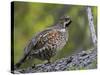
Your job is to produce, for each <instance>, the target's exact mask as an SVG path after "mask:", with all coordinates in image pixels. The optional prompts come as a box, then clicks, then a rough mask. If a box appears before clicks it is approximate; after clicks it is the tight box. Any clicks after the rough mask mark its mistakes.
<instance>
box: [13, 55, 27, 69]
mask: <svg viewBox="0 0 100 75" xmlns="http://www.w3.org/2000/svg"><path fill="white" fill-rule="evenodd" d="M26 58H27V55H25V56H24V57H23V58H22V59H21V60H20V61H19V62H18V63H16V64H15V65H14V70H16V69H18V68H19V67H20V66H21V65H22V64H23V63H24V62H25V60H26Z"/></svg>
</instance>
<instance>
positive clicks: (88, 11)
mask: <svg viewBox="0 0 100 75" xmlns="http://www.w3.org/2000/svg"><path fill="white" fill-rule="evenodd" d="M86 10H87V16H88V21H89V28H90V32H91V36H92V40H93V44H94V45H95V46H96V45H97V37H96V34H95V28H94V23H93V15H92V12H91V7H86Z"/></svg>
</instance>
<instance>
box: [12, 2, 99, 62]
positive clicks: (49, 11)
mask: <svg viewBox="0 0 100 75" xmlns="http://www.w3.org/2000/svg"><path fill="white" fill-rule="evenodd" d="M92 12H93V17H94V24H95V29H96V30H97V8H96V7H92ZM64 15H68V16H70V17H71V19H72V24H71V25H70V27H69V41H68V43H67V44H66V46H65V47H64V48H63V49H62V50H61V52H59V53H58V54H57V55H56V56H55V57H54V58H53V59H52V60H53V61H54V60H56V59H59V58H62V57H64V56H66V55H71V54H72V53H75V52H78V51H80V50H82V49H85V50H87V49H88V48H91V47H92V46H93V44H92V41H91V34H90V31H89V27H88V18H87V14H86V10H85V6H80V5H79V6H77V5H63V4H48V3H30V2H14V63H16V62H18V61H19V60H20V58H21V57H22V55H23V50H24V48H25V46H26V45H27V44H28V42H29V40H30V39H31V38H32V37H33V36H34V35H35V34H36V33H38V32H40V31H41V30H44V29H45V28H47V27H48V26H51V25H53V24H55V23H56V22H58V20H59V18H60V17H61V16H64ZM40 62H41V61H39V60H35V63H40Z"/></svg>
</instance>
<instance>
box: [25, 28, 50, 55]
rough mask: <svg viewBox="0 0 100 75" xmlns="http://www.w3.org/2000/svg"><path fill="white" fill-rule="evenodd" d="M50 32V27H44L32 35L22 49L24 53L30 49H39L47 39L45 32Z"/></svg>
mask: <svg viewBox="0 0 100 75" xmlns="http://www.w3.org/2000/svg"><path fill="white" fill-rule="evenodd" d="M50 32H52V29H46V30H44V31H42V32H40V33H38V34H36V36H34V37H33V38H32V40H30V41H29V43H28V45H27V46H26V47H25V49H24V54H28V53H29V52H30V51H31V50H36V49H40V48H42V47H43V46H44V44H45V43H46V41H47V40H48V39H47V38H46V36H47V35H48V34H47V33H50Z"/></svg>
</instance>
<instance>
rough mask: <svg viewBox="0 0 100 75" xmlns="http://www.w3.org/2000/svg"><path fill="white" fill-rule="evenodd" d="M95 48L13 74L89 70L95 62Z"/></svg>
mask: <svg viewBox="0 0 100 75" xmlns="http://www.w3.org/2000/svg"><path fill="white" fill-rule="evenodd" d="M96 58H97V51H96V48H92V49H90V50H86V51H82V52H80V53H77V54H75V55H72V56H69V57H65V58H62V59H60V60H57V61H55V62H54V63H50V64H38V65H36V67H35V68H34V67H33V68H32V66H31V67H29V68H27V69H20V70H16V71H14V73H36V72H52V71H64V70H77V69H90V66H91V65H93V62H94V61H96Z"/></svg>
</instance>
